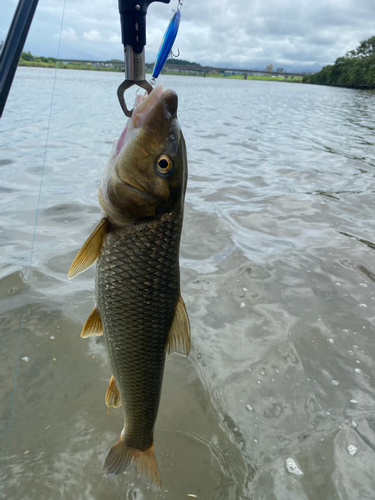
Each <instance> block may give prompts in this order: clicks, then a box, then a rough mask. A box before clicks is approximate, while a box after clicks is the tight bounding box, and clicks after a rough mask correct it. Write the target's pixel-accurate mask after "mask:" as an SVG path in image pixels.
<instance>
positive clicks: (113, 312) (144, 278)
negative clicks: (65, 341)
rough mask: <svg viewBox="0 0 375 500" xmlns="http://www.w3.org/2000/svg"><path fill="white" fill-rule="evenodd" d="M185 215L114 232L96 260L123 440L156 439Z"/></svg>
mask: <svg viewBox="0 0 375 500" xmlns="http://www.w3.org/2000/svg"><path fill="white" fill-rule="evenodd" d="M181 226H182V216H181V214H176V213H170V214H165V215H163V216H162V217H161V219H159V220H153V221H150V222H145V223H142V224H138V225H135V226H131V228H127V229H117V230H114V231H111V232H110V233H109V234H108V235H107V236H106V238H105V241H104V244H103V247H102V250H101V253H100V255H99V258H98V263H97V274H96V301H97V307H98V309H99V312H100V316H101V319H102V323H103V333H104V339H105V345H106V349H107V352H108V356H109V359H110V364H111V367H112V371H113V375H114V378H115V381H116V384H117V387H118V389H119V391H120V394H121V398H122V401H123V402H124V404H125V409H126V419H125V434H124V440H125V442H126V444H127V445H128V446H132V447H134V448H137V449H139V450H146V449H147V448H149V447H150V446H151V445H152V442H153V427H154V424H155V420H156V415H157V411H158V406H159V400H160V392H161V382H162V378H163V371H164V363H165V345H166V342H167V337H168V332H169V330H170V327H171V324H172V320H173V317H174V312H175V308H176V304H177V301H178V298H179V294H180V284H179V280H180V276H179V262H178V255H179V240H180V234H181Z"/></svg>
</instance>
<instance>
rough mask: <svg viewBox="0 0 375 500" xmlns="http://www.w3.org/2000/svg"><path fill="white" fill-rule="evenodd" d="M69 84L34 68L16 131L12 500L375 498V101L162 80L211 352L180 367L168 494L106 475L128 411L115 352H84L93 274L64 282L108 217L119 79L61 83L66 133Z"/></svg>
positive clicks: (1, 294)
mask: <svg viewBox="0 0 375 500" xmlns="http://www.w3.org/2000/svg"><path fill="white" fill-rule="evenodd" d="M53 77H54V71H53V70H44V69H37V68H30V69H29V68H19V70H18V72H17V76H16V79H15V81H14V85H13V88H12V91H11V94H10V97H9V99H8V103H7V107H6V109H5V112H4V115H3V119H2V121H1V129H0V132H1V135H0V145H1V150H0V151H1V152H0V166H1V169H0V171H1V174H2V175H1V182H0V192H1V198H0V203H1V211H2V220H1V233H0V236H1V238H0V244H1V247H2V251H1V268H0V299H1V302H0V307H1V309H0V317H1V325H2V328H1V347H2V348H1V351H0V398H1V399H0V400H1V411H0V439H1V458H2V459H3V460H2V470H1V478H2V483H1V489H0V495H1V494H2V495H3V498H6V499H10V500H11V499H20V498H22V499H23V500H29V499H30V500H31V499H35V498H38V499H39V500H44V499H60V498H61V499H66V498H74V499H79V500H81V499H82V500H91V499H95V500H104V499H107V498H111V499H113V500H115V499H138V500H139V499H155V498H158V499H168V500H169V499H171V500H172V499H173V500H175V499H177V498H195V497H192V496H190V497H189V496H188V495H196V497H197V498H198V499H205V500H209V499H215V500H217V499H223V500H229V499H230V500H232V499H233V500H234V499H236V500H237V499H246V500H247V499H254V500H263V499H264V500H293V499H296V500H297V499H298V500H305V499H308V500H317V499H324V500H325V499H327V500H336V499H340V500H357V499H358V500H363V499H370V498H371V499H372V498H373V496H374V494H373V492H374V491H375V465H374V464H375V453H374V450H375V373H374V359H375V343H374V327H375V314H374V313H375V294H374V291H375V268H374V265H375V262H374V250H375V237H374V230H375V223H374V201H373V200H374V189H375V179H374V167H375V147H374V128H375V125H374V118H373V117H374V116H375V93H374V92H363V91H356V90H347V89H337V88H325V87H316V86H305V85H298V84H286V83H278V82H259V81H244V80H225V79H220V80H219V79H209V78H207V79H204V78H193V77H191V78H189V77H163V81H164V82H165V84H166V86H169V87H171V88H173V89H175V90H176V91H177V93H178V95H179V121H180V125H181V128H182V129H183V132H184V135H185V138H186V142H187V147H188V155H189V169H190V170H189V184H188V191H187V197H186V213H185V222H184V229H183V237H182V245H181V268H182V291H183V297H184V300H185V302H186V305H187V309H188V312H189V316H190V320H191V326H192V335H193V344H192V352H191V354H190V357H189V358H188V359H187V360H185V359H183V358H181V357H179V356H176V355H174V356H171V357H170V358H169V359H168V362H167V367H166V372H165V378H164V385H163V395H162V401H161V405H160V411H159V417H158V421H157V424H156V433H155V434H156V436H155V449H156V454H157V458H158V462H159V466H160V470H161V474H162V480H163V485H162V489H161V490H160V491H159V492H157V491H155V490H152V489H149V488H148V487H147V486H146V485H145V484H144V483H142V481H140V480H139V479H138V478H137V476H136V474H135V472H134V470H133V468H130V469H129V470H128V471H127V472H125V473H124V475H121V476H118V477H116V478H112V479H106V478H104V477H103V473H102V464H103V461H104V458H105V456H106V454H107V452H108V450H109V448H110V447H111V446H112V444H113V443H114V442H115V441H116V440H117V439H118V435H119V432H120V430H121V428H122V413H121V410H117V411H116V410H111V411H110V412H108V411H107V408H106V406H105V404H104V395H105V391H106V389H107V385H108V380H109V378H110V370H109V367H108V363H107V359H106V355H105V351H104V346H103V344H102V343H101V342H100V341H99V342H98V340H95V339H88V340H83V339H81V338H80V336H79V334H80V331H81V327H82V324H83V323H84V321H85V320H86V318H87V316H88V314H89V313H90V311H91V309H92V307H93V300H94V281H93V277H94V271H93V270H92V269H91V270H90V271H88V272H86V273H84V274H83V275H80V276H79V277H77V278H76V279H75V280H73V281H71V282H68V280H67V276H66V275H67V270H68V268H69V266H70V263H71V261H72V259H73V258H74V256H75V254H76V252H77V250H78V249H79V248H80V246H81V245H82V243H83V241H84V239H85V238H86V237H87V236H88V235H89V234H90V232H91V230H92V229H93V227H94V226H95V224H96V223H97V221H98V220H99V217H100V210H99V206H98V202H97V187H98V182H99V180H100V178H101V175H102V172H103V170H104V167H105V164H106V160H107V158H108V156H109V152H110V149H111V144H112V141H113V139H114V138H115V137H117V136H118V135H119V134H120V133H121V129H122V127H123V125H124V117H123V114H122V112H121V109H120V107H119V105H118V103H117V99H116V88H117V86H118V85H119V83H120V82H121V80H122V75H121V74H118V73H99V72H81V71H66V70H59V71H58V72H57V78H56V86H55V91H54V98H53V106H52V111H51V122H50V127H48V120H49V115H50V110H51V106H50V103H51V93H52V88H53ZM47 133H48V147H47V149H46V150H45V145H46V136H47ZM44 160H45V166H44V169H43V164H44ZM42 174H43V175H42ZM41 179H42V184H41ZM40 186H41V191H40V199H39V198H38V196H39V189H40ZM38 199H39V201H38ZM37 207H38V214H37V215H38V217H37V223H36V230H35V244H34V247H33V248H34V250H33V254H32V256H31V249H32V242H33V238H34V226H35V217H36V211H37ZM30 261H31V267H30ZM351 445H352V446H355V447H356V448H357V452H356V453H355V454H354V455H353V453H354V452H355V448H348V447H350V446H351ZM290 458H291V459H293V460H294V461H296V464H297V466H298V467H299V469H300V470H301V471H302V472H303V475H295V474H292V473H290V472H288V470H287V466H286V464H287V459H290ZM288 463H291V464H292V465H293V462H288ZM294 470H295V469H294Z"/></svg>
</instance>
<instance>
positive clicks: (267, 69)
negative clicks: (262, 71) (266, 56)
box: [266, 64, 273, 73]
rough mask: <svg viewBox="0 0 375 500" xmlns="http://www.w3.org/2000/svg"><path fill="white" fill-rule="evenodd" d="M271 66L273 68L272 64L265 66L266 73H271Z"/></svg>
mask: <svg viewBox="0 0 375 500" xmlns="http://www.w3.org/2000/svg"><path fill="white" fill-rule="evenodd" d="M272 68H273V64H270V65H269V66H267V68H266V71H267V73H272Z"/></svg>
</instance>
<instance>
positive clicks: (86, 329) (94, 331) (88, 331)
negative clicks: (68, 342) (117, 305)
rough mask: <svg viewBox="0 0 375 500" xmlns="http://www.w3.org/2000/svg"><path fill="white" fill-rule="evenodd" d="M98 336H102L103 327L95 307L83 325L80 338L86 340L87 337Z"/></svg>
mask: <svg viewBox="0 0 375 500" xmlns="http://www.w3.org/2000/svg"><path fill="white" fill-rule="evenodd" d="M99 335H103V325H102V318H101V317H100V313H99V311H98V310H97V308H96V306H95V307H94V309H93V310H92V311H91V313H90V316H89V317H88V318H87V320H86V323H85V324H84V325H83V328H82V332H81V337H82V338H84V339H86V338H87V337H94V336H99Z"/></svg>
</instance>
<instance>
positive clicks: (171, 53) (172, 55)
mask: <svg viewBox="0 0 375 500" xmlns="http://www.w3.org/2000/svg"><path fill="white" fill-rule="evenodd" d="M177 52H178V54H173V50H171V52H170V54H169V55H170V57H175V58H177V57H179V55H180V49H179V48H178V47H177Z"/></svg>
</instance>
